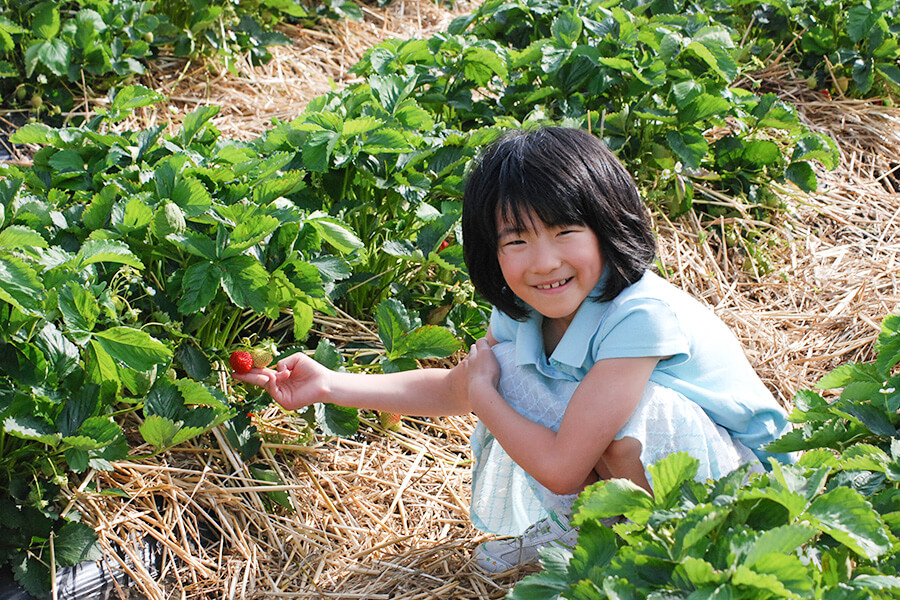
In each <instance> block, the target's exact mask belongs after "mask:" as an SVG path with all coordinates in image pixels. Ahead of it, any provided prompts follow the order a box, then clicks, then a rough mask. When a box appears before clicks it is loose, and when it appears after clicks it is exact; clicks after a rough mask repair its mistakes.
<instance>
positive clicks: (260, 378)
mask: <svg viewBox="0 0 900 600" xmlns="http://www.w3.org/2000/svg"><path fill="white" fill-rule="evenodd" d="M330 375H331V371H329V370H328V369H327V368H325V367H323V366H322V365H320V364H319V363H317V362H316V361H315V360H313V359H312V358H310V357H308V356H306V355H305V354H303V353H302V352H298V353H296V354H292V355H290V356H288V357H286V358H283V359H281V360H279V361H278V364H277V365H276V366H275V369H274V370H273V369H268V368H266V369H250V371H249V372H248V373H244V374H238V373H233V374H232V376H233V377H234V378H235V379H237V380H239V381H243V382H245V383H249V384H251V385H256V386H259V387H261V388H263V389H265V390H266V391H267V392H269V395H270V396H272V398H273V399H274V400H275V401H276V402H277V403H278V404H280V405H281V406H283V407H284V408H285V409H286V410H297V409H299V408H303V407H305V406H309V405H310V404H315V403H317V402H324V401H326V397H327V395H328V389H329V385H328V379H329V377H330Z"/></svg>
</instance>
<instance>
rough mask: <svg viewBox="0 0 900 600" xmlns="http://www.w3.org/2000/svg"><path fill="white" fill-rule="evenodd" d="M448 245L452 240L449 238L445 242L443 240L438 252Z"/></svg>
mask: <svg viewBox="0 0 900 600" xmlns="http://www.w3.org/2000/svg"><path fill="white" fill-rule="evenodd" d="M448 246H450V242H448V241H447V240H444V241H443V242H441V247H440V248H438V252H440V251H441V250H444V249H445V248H447V247H448Z"/></svg>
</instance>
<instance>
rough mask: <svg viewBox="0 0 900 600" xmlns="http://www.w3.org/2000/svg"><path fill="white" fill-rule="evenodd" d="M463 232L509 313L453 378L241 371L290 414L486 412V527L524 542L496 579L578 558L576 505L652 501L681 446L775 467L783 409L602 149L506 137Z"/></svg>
mask: <svg viewBox="0 0 900 600" xmlns="http://www.w3.org/2000/svg"><path fill="white" fill-rule="evenodd" d="M462 230H463V243H464V248H465V258H466V265H467V267H468V269H469V274H470V276H471V278H472V281H473V283H474V285H475V288H476V289H477V290H478V292H479V293H481V294H482V296H483V297H484V298H485V299H487V300H488V301H489V302H490V303H491V304H492V305H493V306H494V307H495V308H494V311H493V314H492V315H491V321H490V326H489V328H488V333H487V335H486V336H485V337H484V338H483V339H481V340H478V342H477V343H476V344H474V345H473V346H472V348H471V350H470V352H469V355H468V357H467V358H465V359H464V360H463V361H461V362H460V364H459V365H458V366H456V367H455V368H453V369H450V370H445V369H420V370H417V371H407V372H402V373H393V374H384V375H361V374H349V373H337V372H332V371H329V370H327V369H325V368H324V367H322V366H320V365H319V364H318V363H316V362H315V361H313V360H312V359H311V358H309V357H307V356H306V355H304V354H300V353H298V354H294V355H292V356H289V357H287V358H285V359H283V360H281V361H279V363H278V365H277V369H276V370H271V369H261V370H260V369H253V370H252V371H251V372H250V373H248V374H246V375H242V376H239V375H235V377H237V378H238V379H241V380H243V381H245V382H248V383H251V384H255V385H259V386H262V387H264V388H265V389H266V390H267V391H268V392H269V393H270V394H271V396H272V397H273V398H274V399H275V400H276V401H277V402H278V403H279V404H281V405H282V406H283V407H285V408H286V409H288V410H295V409H298V408H302V407H304V406H307V405H309V404H312V403H315V402H331V403H335V404H339V405H343V406H352V407H357V408H365V409H374V410H380V411H389V412H396V413H401V414H410V415H421V416H438V415H455V414H465V413H468V412H474V413H475V414H476V415H477V416H478V418H479V423H478V425H477V426H476V429H475V432H474V435H473V437H472V440H471V442H472V448H473V454H474V457H475V471H474V473H473V481H472V503H471V517H472V521H473V524H475V525H476V526H477V527H479V528H480V529H482V530H484V531H487V532H490V533H498V534H503V535H508V536H515V537H511V538H507V539H498V540H493V541H489V542H487V543H485V544H482V545H481V546H479V547H478V548H477V549H476V551H475V560H476V563H477V564H478V565H479V566H481V567H482V568H484V569H486V570H488V571H502V570H505V569H509V568H512V567H514V566H517V565H519V564H523V563H530V562H534V561H536V560H537V557H538V553H537V550H538V548H540V547H541V546H543V545H546V544H549V543H554V542H556V543H563V544H565V545H568V546H573V545H574V544H575V542H576V539H577V531H575V530H573V529H571V528H570V527H569V516H570V513H571V506H572V502H573V501H574V499H575V497H576V496H577V494H578V493H579V492H580V491H581V490H583V489H584V487H585V486H587V485H589V484H591V483H594V482H595V481H597V480H598V479H609V478H627V479H630V480H632V481H633V482H635V483H636V484H638V485H640V486H642V487H644V488H645V489H647V490H648V491H651V492H652V481H651V478H650V476H649V474H648V472H647V470H646V467H647V466H649V465H652V464H653V463H655V462H656V461H658V460H660V459H662V458H664V457H665V456H667V455H668V454H670V453H672V452H679V451H684V452H687V453H689V454H690V455H691V456H693V457H694V458H696V459H698V460H699V462H700V471H699V473H698V479H701V480H703V479H706V478H710V477H711V478H718V477H720V476H722V475H724V474H726V473H728V472H729V471H731V470H733V469H735V468H737V467H739V466H741V465H743V464H745V463H752V464H753V466H754V468H755V469H762V468H763V467H764V466H768V465H767V462H768V458H769V457H770V456H772V455H770V454H768V453H767V452H766V451H765V449H764V446H765V444H767V443H768V442H770V441H773V440H775V439H777V438H778V437H780V435H781V434H782V433H783V432H784V431H785V430H786V428H787V426H788V424H787V415H786V413H785V411H784V410H783V409H782V408H781V407H780V406H779V405H778V403H777V402H776V401H775V399H774V398H773V397H772V395H771V394H770V393H769V392H768V390H767V389H766V388H765V386H764V385H763V384H762V382H761V381H760V380H759V378H758V377H757V375H756V374H755V373H754V371H753V369H752V368H751V366H750V364H749V363H748V361H747V359H746V358H745V356H744V353H743V351H742V349H741V346H740V344H739V343H738V341H737V339H736V338H735V337H734V335H733V334H732V333H731V332H730V330H729V329H728V328H727V327H726V326H725V325H724V324H723V323H722V322H721V321H720V320H719V319H718V318H717V317H716V316H715V315H714V314H713V313H712V312H711V311H710V310H708V309H707V308H705V307H704V306H703V305H701V304H700V303H699V302H698V301H696V300H694V299H693V298H691V297H690V296H688V295H687V294H686V293H684V292H682V291H681V290H679V289H677V288H675V287H674V286H672V285H670V284H669V283H667V282H666V281H665V280H663V279H661V278H660V277H658V276H657V275H655V274H653V273H652V272H651V271H650V267H651V264H652V262H653V260H654V257H655V250H656V245H655V240H654V237H653V233H652V231H651V230H650V225H649V219H648V216H647V212H646V208H645V206H644V205H643V202H642V201H641V198H640V196H639V194H638V191H637V188H636V186H635V185H634V182H633V181H632V179H631V178H630V177H629V175H628V173H627V172H626V171H625V169H624V167H623V166H622V164H621V163H620V162H619V161H618V160H617V159H616V158H615V157H614V156H613V154H612V153H610V152H609V151H608V150H607V149H606V147H605V146H604V145H603V144H602V143H601V142H600V141H599V140H598V139H597V138H595V137H593V136H592V135H590V134H589V133H587V132H584V131H581V130H577V129H564V128H550V127H548V128H543V129H539V130H536V131H532V132H516V133H513V134H509V135H507V136H505V137H503V138H501V139H500V140H498V141H497V142H495V143H494V144H493V145H492V146H491V147H490V148H488V150H487V151H486V152H485V154H484V155H483V157H482V159H481V161H480V162H479V164H478V165H477V166H476V168H475V169H474V170H473V172H472V173H471V175H470V176H469V179H468V181H467V184H466V189H465V194H464V198H463V219H462ZM775 458H777V459H779V460H784V461H789V460H790V459H791V457H790V456H775Z"/></svg>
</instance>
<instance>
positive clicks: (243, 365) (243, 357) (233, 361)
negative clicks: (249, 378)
mask: <svg viewBox="0 0 900 600" xmlns="http://www.w3.org/2000/svg"><path fill="white" fill-rule="evenodd" d="M228 364H230V365H231V368H232V370H234V372H235V373H240V374H241V375H243V374H244V373H249V372H250V369H252V368H253V357H252V356H250V353H249V352H247V351H246V350H235V351H234V352H232V353H231V358H229V359H228Z"/></svg>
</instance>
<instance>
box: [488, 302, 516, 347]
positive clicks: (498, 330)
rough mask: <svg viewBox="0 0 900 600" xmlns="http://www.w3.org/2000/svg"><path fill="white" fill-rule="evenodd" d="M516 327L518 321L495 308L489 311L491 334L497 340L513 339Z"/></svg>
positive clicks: (511, 340) (508, 340) (506, 340)
mask: <svg viewBox="0 0 900 600" xmlns="http://www.w3.org/2000/svg"><path fill="white" fill-rule="evenodd" d="M518 329H519V321H516V320H515V319H513V318H512V317H510V316H509V315H507V314H505V313H504V312H503V311H501V310H499V309H497V308H494V310H493V311H492V312H491V335H493V336H494V339H495V340H497V341H498V342H513V341H515V339H516V332H517V331H518Z"/></svg>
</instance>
